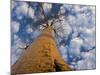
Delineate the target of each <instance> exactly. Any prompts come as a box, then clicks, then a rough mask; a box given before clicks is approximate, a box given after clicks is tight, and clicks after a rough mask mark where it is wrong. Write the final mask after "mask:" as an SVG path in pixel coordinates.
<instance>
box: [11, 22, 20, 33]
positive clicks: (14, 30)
mask: <svg viewBox="0 0 100 75" xmlns="http://www.w3.org/2000/svg"><path fill="white" fill-rule="evenodd" d="M19 26H20V23H19V22H17V21H12V22H11V30H12V33H17V32H18V31H19Z"/></svg>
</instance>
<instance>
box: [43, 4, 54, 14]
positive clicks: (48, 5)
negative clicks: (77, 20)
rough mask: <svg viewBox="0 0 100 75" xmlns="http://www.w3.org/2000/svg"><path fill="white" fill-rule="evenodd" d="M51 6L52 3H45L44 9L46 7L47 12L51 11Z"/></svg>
mask: <svg viewBox="0 0 100 75" xmlns="http://www.w3.org/2000/svg"><path fill="white" fill-rule="evenodd" d="M51 8H52V4H50V3H43V9H44V12H45V13H48V12H50V10H51Z"/></svg>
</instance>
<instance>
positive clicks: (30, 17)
mask: <svg viewBox="0 0 100 75" xmlns="http://www.w3.org/2000/svg"><path fill="white" fill-rule="evenodd" d="M42 6H43V11H44V13H45V15H46V16H47V17H48V22H49V21H51V20H52V19H55V20H57V21H56V22H54V28H55V30H56V34H55V35H54V37H55V40H56V42H57V46H58V49H59V52H60V53H61V56H62V58H63V59H64V60H65V61H66V62H67V63H68V64H69V65H70V67H72V68H73V69H74V70H84V69H95V67H96V66H95V65H96V57H95V53H96V52H95V50H96V45H95V40H96V38H95V35H96V33H95V32H96V31H95V6H88V5H73V4H56V3H42ZM55 14H57V15H60V16H58V18H59V20H58V18H55V17H54V15H55ZM44 20H45V16H44V15H43V13H42V10H41V3H38V2H22V1H21V2H20V1H12V6H11V54H12V56H11V59H12V61H11V63H12V64H14V63H15V62H16V60H17V59H18V58H19V57H20V54H21V52H22V51H23V50H22V49H21V48H25V46H27V45H30V44H31V43H32V42H33V41H34V40H35V38H36V37H37V36H38V35H39V34H40V33H41V30H42V29H43V27H42V25H43V24H45V21H44ZM60 20H61V21H60Z"/></svg>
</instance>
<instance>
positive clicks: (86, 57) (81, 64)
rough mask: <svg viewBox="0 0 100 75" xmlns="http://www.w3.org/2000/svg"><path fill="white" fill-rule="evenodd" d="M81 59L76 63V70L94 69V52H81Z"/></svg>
mask: <svg viewBox="0 0 100 75" xmlns="http://www.w3.org/2000/svg"><path fill="white" fill-rule="evenodd" d="M81 55H82V57H83V59H82V60H80V61H78V62H77V67H76V69H77V70H80V69H81V70H82V69H95V67H96V65H95V64H96V59H95V50H92V51H89V52H82V54H81Z"/></svg>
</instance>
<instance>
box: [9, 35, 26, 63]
mask: <svg viewBox="0 0 100 75" xmlns="http://www.w3.org/2000/svg"><path fill="white" fill-rule="evenodd" d="M12 38H13V39H14V40H13V44H12V46H11V53H12V55H11V59H12V60H11V64H14V63H15V62H16V60H17V59H18V58H19V57H20V54H21V52H22V51H23V50H22V49H21V48H25V46H26V43H23V42H22V40H21V39H20V38H19V37H18V35H16V34H13V37H12Z"/></svg>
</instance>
